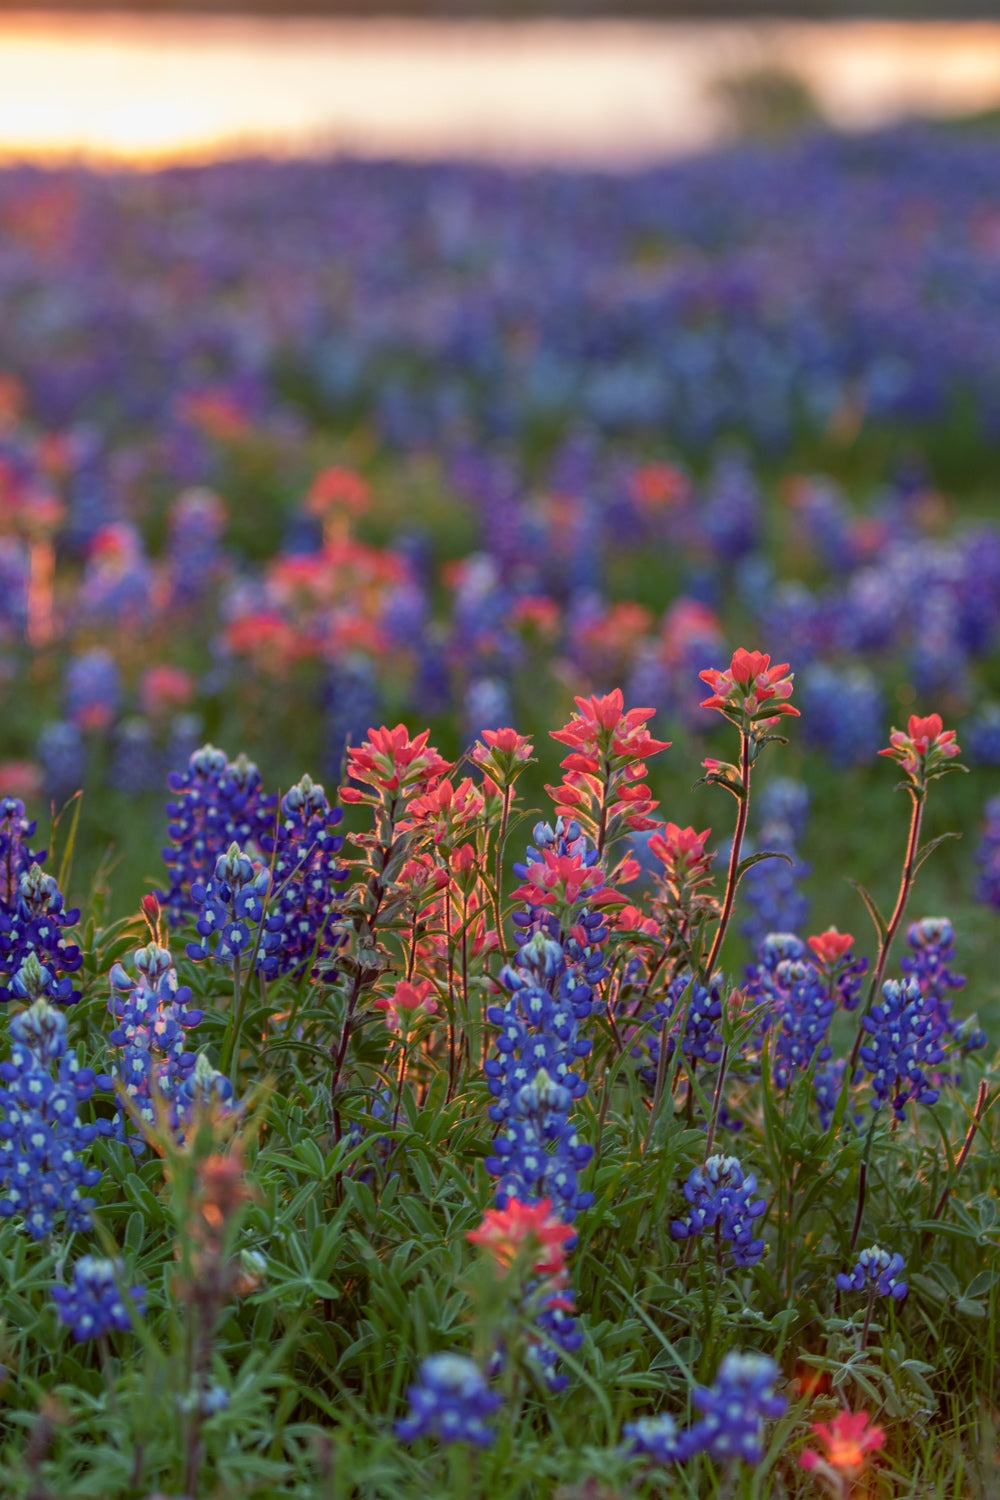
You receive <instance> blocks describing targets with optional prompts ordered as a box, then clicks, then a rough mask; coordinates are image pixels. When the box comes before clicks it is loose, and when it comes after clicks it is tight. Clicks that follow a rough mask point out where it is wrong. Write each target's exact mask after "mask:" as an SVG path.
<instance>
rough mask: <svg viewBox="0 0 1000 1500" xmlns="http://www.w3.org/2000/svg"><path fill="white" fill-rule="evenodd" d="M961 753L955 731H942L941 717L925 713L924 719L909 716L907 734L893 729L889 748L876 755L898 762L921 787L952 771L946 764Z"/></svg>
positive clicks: (914, 715)
mask: <svg viewBox="0 0 1000 1500" xmlns="http://www.w3.org/2000/svg"><path fill="white" fill-rule="evenodd" d="M960 754H961V746H960V745H959V744H958V741H957V740H956V739H955V731H954V729H945V728H944V725H943V724H942V722H941V715H940V714H928V715H927V717H926V718H924V719H921V718H920V717H919V716H918V715H917V714H911V715H910V722H909V723H908V725H907V726H906V732H905V733H904V732H903V730H902V729H894V730H893V731H892V733H891V734H890V736H889V743H888V745H886V747H885V749H884V750H880V751H879V755H887V756H888V757H889V758H890V760H895V761H898V763H899V765H900V766H902V768H903V772H904V774H905V775H907V776H909V778H910V780H911V781H913V782H915V783H916V784H917V785H918V786H921V787H922V786H923V785H924V783H925V782H926V781H929V780H930V779H931V778H932V777H934V776H940V775H942V774H943V773H944V772H945V771H948V770H951V769H953V768H952V767H950V766H948V765H946V764H945V762H947V761H949V760H954V758H955V756H956V755H960Z"/></svg>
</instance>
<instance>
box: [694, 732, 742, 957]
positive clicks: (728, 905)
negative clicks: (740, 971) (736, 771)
mask: <svg viewBox="0 0 1000 1500" xmlns="http://www.w3.org/2000/svg"><path fill="white" fill-rule="evenodd" d="M750 768H751V760H750V735H749V734H748V733H747V731H746V730H745V729H741V730H740V785H741V787H742V789H743V795H742V796H741V797H740V798H739V799H738V800H739V804H740V810H739V813H738V814H737V817H736V830H735V832H734V833H733V847H732V849H731V850H730V853H729V873H728V874H727V876H726V894H725V898H724V900H723V903H722V912H721V914H720V916H719V925H718V927H717V928H716V930H715V939H714V941H713V943H712V948H711V951H710V953H709V955H708V962H707V963H706V965H705V971H704V977H705V982H706V983H710V982H711V978H712V974H713V973H714V971H715V963H716V960H717V959H718V957H719V953H720V951H721V949H722V944H723V942H724V941H725V936H726V928H727V927H728V926H729V919H730V917H731V916H732V914H733V907H734V905H735V904H736V887H737V885H738V883H739V869H740V854H741V852H742V849H743V837H744V834H745V833H746V831H747V818H748V817H749V815H750Z"/></svg>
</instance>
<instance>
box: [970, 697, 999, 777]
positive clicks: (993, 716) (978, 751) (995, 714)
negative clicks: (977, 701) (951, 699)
mask: <svg viewBox="0 0 1000 1500" xmlns="http://www.w3.org/2000/svg"><path fill="white" fill-rule="evenodd" d="M962 745H963V746H964V748H965V751H966V754H967V755H968V757H969V759H970V760H971V761H972V763H973V765H976V766H1000V703H987V704H986V705H985V706H984V707H983V708H981V709H980V710H979V712H978V713H977V714H975V715H974V716H973V717H972V718H971V719H966V721H965V724H964V725H963V727H962Z"/></svg>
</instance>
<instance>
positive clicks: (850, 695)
mask: <svg viewBox="0 0 1000 1500" xmlns="http://www.w3.org/2000/svg"><path fill="white" fill-rule="evenodd" d="M798 683H799V688H800V703H801V706H802V731H803V734H804V735H805V740H806V744H808V745H810V746H811V747H813V748H814V749H817V750H819V751H820V752H821V753H822V754H823V755H824V756H825V757H826V759H827V760H828V761H829V762H830V764H831V765H833V766H838V767H843V766H858V765H866V764H868V763H869V762H870V761H871V760H872V759H873V757H874V756H875V755H876V753H877V752H878V748H879V745H880V744H881V739H882V732H883V726H884V724H885V718H886V704H885V695H884V693H883V692H882V689H881V687H880V686H879V683H878V680H877V678H876V677H875V675H874V674H873V673H872V672H870V671H869V670H868V668H867V667H864V666H861V665H859V664H857V663H852V664H851V665H849V666H844V667H835V666H832V665H831V664H830V663H829V662H811V663H809V664H808V665H807V666H805V667H804V668H803V669H802V671H801V672H800V673H799V674H798Z"/></svg>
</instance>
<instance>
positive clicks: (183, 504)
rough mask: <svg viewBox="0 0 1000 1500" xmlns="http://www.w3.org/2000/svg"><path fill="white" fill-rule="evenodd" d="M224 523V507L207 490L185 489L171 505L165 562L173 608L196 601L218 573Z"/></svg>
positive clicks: (210, 491) (217, 498)
mask: <svg viewBox="0 0 1000 1500" xmlns="http://www.w3.org/2000/svg"><path fill="white" fill-rule="evenodd" d="M225 524H226V509H225V506H224V504H223V502H222V501H221V500H220V499H219V497H218V495H216V494H215V493H214V492H213V491H212V490H209V489H205V488H201V487H196V488H193V489H188V490H185V491H184V493H183V494H181V495H180V496H178V498H177V500H176V501H175V503H174V504H173V506H172V507H171V510H170V540H169V543H168V547H167V562H168V578H169V586H170V602H171V604H172V605H174V606H175V607H178V606H180V607H184V606H190V605H192V604H195V603H197V601H198V600H199V599H200V598H201V597H202V595H203V594H204V593H205V590H206V589H207V588H208V586H209V585H210V584H211V582H212V580H213V579H214V578H215V577H216V575H217V574H218V572H219V570H220V567H221V561H222V550H221V542H222V535H223V532H224V530H225Z"/></svg>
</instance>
